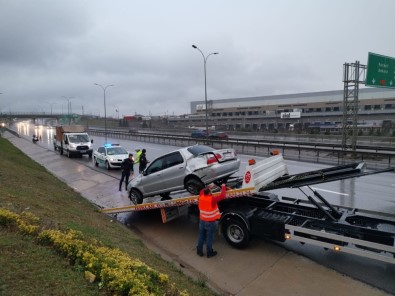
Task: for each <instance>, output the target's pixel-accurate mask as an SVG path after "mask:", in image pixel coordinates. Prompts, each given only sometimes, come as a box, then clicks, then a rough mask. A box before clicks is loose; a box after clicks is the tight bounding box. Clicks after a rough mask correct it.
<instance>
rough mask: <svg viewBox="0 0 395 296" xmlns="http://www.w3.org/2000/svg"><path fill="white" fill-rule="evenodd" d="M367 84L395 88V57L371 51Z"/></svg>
mask: <svg viewBox="0 0 395 296" xmlns="http://www.w3.org/2000/svg"><path fill="white" fill-rule="evenodd" d="M365 85H366V86H374V87H388V88H395V58H391V57H386V56H383V55H379V54H376V53H372V52H369V55H368V69H367V74H366V81H365Z"/></svg>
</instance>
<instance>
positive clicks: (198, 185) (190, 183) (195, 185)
mask: <svg viewBox="0 0 395 296" xmlns="http://www.w3.org/2000/svg"><path fill="white" fill-rule="evenodd" d="M203 188H204V183H203V182H202V181H200V180H199V179H197V178H190V179H188V180H186V181H185V189H186V190H187V191H188V192H189V193H191V194H194V195H198V194H199V192H200V190H202V189H203Z"/></svg>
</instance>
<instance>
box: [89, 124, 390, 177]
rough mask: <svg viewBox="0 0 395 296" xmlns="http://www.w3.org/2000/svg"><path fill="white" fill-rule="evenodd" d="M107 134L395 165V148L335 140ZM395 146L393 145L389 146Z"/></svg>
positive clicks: (265, 153)
mask: <svg viewBox="0 0 395 296" xmlns="http://www.w3.org/2000/svg"><path fill="white" fill-rule="evenodd" d="M89 133H90V134H92V135H97V136H104V134H105V131H104V130H101V129H89ZM107 135H109V136H111V137H113V138H119V139H124V140H133V141H139V142H148V143H156V144H161V145H173V146H180V147H185V146H190V145H194V144H208V145H209V146H211V147H213V148H216V149H221V148H233V149H235V151H236V152H237V153H239V154H249V155H256V156H263V157H266V156H269V155H270V152H271V151H273V150H274V149H278V150H280V152H281V153H282V154H283V156H284V158H285V159H290V160H298V161H306V162H315V163H322V164H329V165H341V164H349V163H353V162H360V161H364V162H365V163H366V165H367V167H368V168H369V169H385V168H388V167H392V166H394V165H395V164H394V159H395V151H381V150H380V149H378V147H368V146H363V148H361V149H358V150H357V151H343V150H341V148H340V146H338V145H334V144H322V145H317V144H316V143H310V144H309V143H305V142H304V143H298V142H286V141H281V142H280V141H279V142H276V141H270V142H269V141H263V140H246V139H232V140H226V141H224V140H212V139H209V140H206V139H193V138H191V137H189V136H182V135H174V134H153V133H139V132H122V131H109V130H107ZM388 150H392V149H390V148H389V149H388Z"/></svg>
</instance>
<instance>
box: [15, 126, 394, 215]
mask: <svg viewBox="0 0 395 296" xmlns="http://www.w3.org/2000/svg"><path fill="white" fill-rule="evenodd" d="M33 128H34V126H30V128H28V129H19V132H20V134H21V135H23V136H25V137H27V138H30V137H31V136H32V133H33ZM54 132H55V130H54V129H48V128H45V127H44V128H42V130H41V132H39V134H40V135H41V139H42V140H41V141H39V143H38V145H42V146H45V147H47V148H48V149H52V150H53V144H52V139H53V134H54ZM92 139H93V140H94V141H93V147H94V149H97V147H99V146H101V145H103V144H104V138H103V137H98V136H96V137H95V136H94V137H92ZM108 141H112V142H113V143H119V144H120V145H122V146H123V147H124V148H125V149H126V150H128V151H130V152H132V153H135V149H137V148H140V149H142V148H145V149H147V158H148V160H153V159H155V158H156V157H158V156H160V155H162V154H165V153H167V152H170V151H173V150H175V149H178V148H179V147H176V146H167V145H160V144H153V143H144V142H137V141H129V140H122V139H112V138H111V136H110V135H108ZM239 158H240V160H241V168H240V171H239V173H238V174H237V175H239V176H242V174H243V173H244V170H245V166H246V165H247V163H248V160H249V159H251V158H254V159H255V160H256V161H259V160H261V159H263V158H264V157H259V156H251V155H244V154H239ZM76 160H77V161H80V162H82V163H86V164H88V165H92V166H93V164H92V163H90V160H89V158H88V157H87V156H83V158H80V159H78V158H76ZM286 162H287V166H288V170H289V174H297V173H302V172H306V171H312V170H318V169H321V168H326V167H330V166H328V165H322V164H317V163H307V162H298V161H293V160H286ZM99 169H101V170H103V171H106V172H107V170H105V169H104V167H100V168H99ZM135 171H137V168H135ZM107 173H109V174H111V175H113V176H114V177H119V175H120V172H119V170H114V171H109V172H107ZM394 177H395V174H394V173H382V174H377V175H369V176H364V177H360V178H353V179H346V180H342V181H336V182H330V183H323V184H317V185H313V186H312V188H314V189H316V190H317V191H319V192H320V193H321V194H322V195H324V197H325V198H327V199H328V201H329V202H330V203H332V204H335V205H341V206H347V207H356V208H361V209H367V210H371V211H377V212H385V213H389V214H394V215H395V194H394V190H395V178H394ZM273 192H275V193H276V194H278V195H280V196H290V197H294V198H300V199H304V200H306V197H305V196H304V194H303V193H302V192H301V191H300V190H298V189H279V190H273ZM307 192H309V191H307ZM309 193H310V192H309Z"/></svg>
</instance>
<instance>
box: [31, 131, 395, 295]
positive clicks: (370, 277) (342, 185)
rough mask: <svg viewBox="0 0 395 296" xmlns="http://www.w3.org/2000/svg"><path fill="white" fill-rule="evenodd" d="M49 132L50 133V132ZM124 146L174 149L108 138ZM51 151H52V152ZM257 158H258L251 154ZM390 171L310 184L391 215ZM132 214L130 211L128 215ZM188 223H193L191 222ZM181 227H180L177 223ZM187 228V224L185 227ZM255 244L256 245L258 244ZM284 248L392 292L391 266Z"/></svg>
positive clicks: (394, 201) (285, 192) (301, 167)
mask: <svg viewBox="0 0 395 296" xmlns="http://www.w3.org/2000/svg"><path fill="white" fill-rule="evenodd" d="M52 133H53V132H52ZM50 134H51V131H43V134H42V140H41V141H40V142H39V143H38V145H42V146H44V147H47V148H48V149H50V150H53V145H52V137H51V135H50ZM31 135H32V134H31V132H30V133H27V132H26V134H24V135H23V136H25V137H26V138H29V139H30V138H31ZM93 139H94V147H95V148H97V147H98V146H100V145H101V144H103V142H104V138H102V137H93ZM109 140H110V141H112V140H113V141H116V142H117V143H120V144H121V145H122V146H124V147H125V148H126V149H127V150H129V151H132V152H134V150H135V149H136V148H140V149H142V148H145V149H147V157H148V159H149V160H153V159H154V158H155V157H157V156H160V155H162V154H164V153H166V152H169V151H172V150H174V149H177V148H178V147H174V146H164V145H159V144H152V143H141V142H135V141H126V140H118V139H111V138H109ZM54 153H55V152H54ZM239 157H240V159H241V161H242V167H241V170H240V173H239V175H241V174H242V172H244V167H245V166H246V164H247V161H248V159H250V158H251V156H249V155H239ZM254 158H255V159H256V160H257V161H259V160H260V159H262V157H254ZM73 161H77V162H80V163H81V164H84V165H87V166H90V167H92V168H94V165H93V163H92V161H91V160H90V159H89V158H88V157H86V156H84V157H83V158H76V159H73ZM287 165H288V168H289V173H290V174H296V173H300V172H304V171H310V170H317V169H320V168H324V167H328V166H325V165H320V164H315V163H304V162H296V161H287ZM94 169H97V170H99V171H100V170H101V171H103V172H105V173H110V174H111V175H112V176H113V177H114V178H115V179H117V180H118V179H119V177H120V171H119V170H112V171H109V172H107V170H106V169H105V168H104V167H100V168H94ZM394 176H395V175H394V173H383V174H378V175H369V176H365V177H361V178H355V179H348V180H343V181H336V182H330V183H324V184H317V185H313V186H312V187H314V188H316V189H317V190H318V191H319V192H320V193H321V194H323V195H324V197H325V198H327V199H328V201H329V202H331V203H333V204H339V205H343V206H349V207H357V208H361V209H366V210H372V211H378V212H385V213H389V214H392V215H395V194H394V193H393V192H394V190H395V181H394V180H395V178H394ZM273 192H275V193H277V194H279V195H280V196H290V197H294V198H301V199H306V197H305V196H304V195H303V194H302V193H301V192H300V191H299V190H298V189H281V190H274V191H273ZM129 216H130V217H133V216H134V214H129ZM133 221H134V223H135V226H136V227H138V228H141V229H144V227H147V226H146V225H142V224H139V220H138V219H133ZM161 223H162V222H161V221H160V219H158V220H157V221H156V222H154V223H152V224H150V227H161ZM191 223H195V222H194V221H191ZM180 227H182V226H180ZM185 227H190V226H185ZM251 244H252V248H251V249H250V252H257V254H258V255H259V253H260V252H264V251H265V250H264V249H262V250H257V249H256V248H254V247H253V246H254V244H257V242H256V241H254V240H253V241H252V242H251ZM258 245H259V244H258ZM281 245H282V246H283V247H284V248H286V249H289V250H291V251H294V252H296V253H299V254H302V255H304V256H306V257H308V258H310V259H312V260H314V261H316V262H318V263H320V264H322V265H324V266H327V267H330V268H333V269H335V270H337V271H339V272H341V273H343V274H346V275H349V276H351V277H353V278H356V279H358V280H361V281H363V282H366V283H368V284H371V285H373V286H375V287H378V288H380V289H383V290H385V291H387V292H389V293H392V294H395V281H393V279H394V278H395V266H394V265H391V264H387V263H383V262H379V261H375V260H372V259H366V258H362V257H359V256H353V255H349V254H343V253H333V252H332V251H325V250H324V249H322V248H319V247H314V246H308V245H301V244H299V243H296V242H293V241H288V242H286V243H284V244H281Z"/></svg>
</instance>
